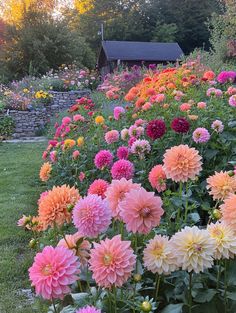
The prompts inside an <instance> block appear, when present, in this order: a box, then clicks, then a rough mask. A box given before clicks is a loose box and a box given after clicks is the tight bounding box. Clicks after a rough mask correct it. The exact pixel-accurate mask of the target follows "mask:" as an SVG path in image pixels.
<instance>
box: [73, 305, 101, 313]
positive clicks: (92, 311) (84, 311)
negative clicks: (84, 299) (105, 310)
mask: <svg viewBox="0 0 236 313" xmlns="http://www.w3.org/2000/svg"><path fill="white" fill-rule="evenodd" d="M76 313H102V311H101V310H99V309H97V308H95V307H94V306H89V305H87V306H85V307H83V308H81V309H79V310H78V311H76Z"/></svg>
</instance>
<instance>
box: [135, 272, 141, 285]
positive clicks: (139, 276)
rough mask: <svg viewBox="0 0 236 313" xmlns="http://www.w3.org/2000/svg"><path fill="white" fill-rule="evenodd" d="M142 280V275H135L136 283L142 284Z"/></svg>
mask: <svg viewBox="0 0 236 313" xmlns="http://www.w3.org/2000/svg"><path fill="white" fill-rule="evenodd" d="M141 279H142V276H141V275H140V274H138V273H137V274H134V281H135V282H136V283H138V282H140V280H141Z"/></svg>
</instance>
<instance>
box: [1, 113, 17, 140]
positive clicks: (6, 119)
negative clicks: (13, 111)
mask: <svg viewBox="0 0 236 313" xmlns="http://www.w3.org/2000/svg"><path fill="white" fill-rule="evenodd" d="M14 127H15V123H14V121H13V119H12V117H10V116H7V115H5V116H0V138H1V139H3V138H4V139H5V138H9V137H11V135H12V134H13V131H14Z"/></svg>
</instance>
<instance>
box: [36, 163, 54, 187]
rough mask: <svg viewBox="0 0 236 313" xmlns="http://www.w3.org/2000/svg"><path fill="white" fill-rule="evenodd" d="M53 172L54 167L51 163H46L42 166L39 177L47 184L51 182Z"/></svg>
mask: <svg viewBox="0 0 236 313" xmlns="http://www.w3.org/2000/svg"><path fill="white" fill-rule="evenodd" d="M51 171H52V165H51V164H50V163H49V162H46V163H44V164H43V165H42V166H41V169H40V172H39V177H40V179H41V181H43V182H46V181H48V180H49V178H50V175H51Z"/></svg>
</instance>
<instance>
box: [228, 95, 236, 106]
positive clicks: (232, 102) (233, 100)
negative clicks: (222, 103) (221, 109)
mask: <svg viewBox="0 0 236 313" xmlns="http://www.w3.org/2000/svg"><path fill="white" fill-rule="evenodd" d="M229 105H230V106H231V107H236V95H233V96H231V97H230V98H229Z"/></svg>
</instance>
